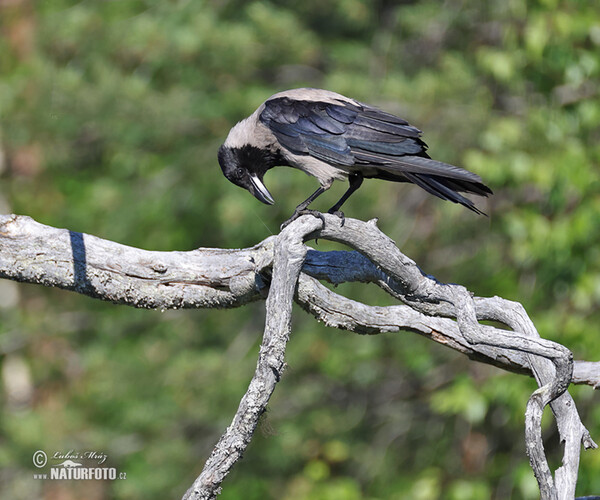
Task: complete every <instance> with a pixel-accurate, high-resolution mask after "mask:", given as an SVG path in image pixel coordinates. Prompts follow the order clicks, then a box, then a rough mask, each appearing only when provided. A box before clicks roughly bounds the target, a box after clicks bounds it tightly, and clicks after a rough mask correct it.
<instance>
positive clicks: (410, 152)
mask: <svg viewBox="0 0 600 500" xmlns="http://www.w3.org/2000/svg"><path fill="white" fill-rule="evenodd" d="M260 121H261V122H262V123H263V124H265V125H266V126H267V127H269V129H270V130H271V131H272V132H273V134H274V135H275V137H276V138H277V140H278V141H279V143H280V144H281V145H282V146H283V147H284V148H286V149H287V150H289V151H290V152H291V153H293V154H295V155H310V156H313V157H315V158H318V159H319V160H322V161H325V162H327V163H330V164H332V165H339V166H342V167H343V166H346V167H351V168H350V170H356V171H362V173H363V175H364V176H365V177H376V178H381V179H386V180H391V181H400V182H412V183H414V184H417V185H418V186H420V187H422V188H423V189H425V190H426V191H428V192H429V193H431V194H433V195H435V196H438V197H440V198H442V199H444V200H450V201H453V202H455V203H460V204H462V205H464V206H466V207H467V208H469V209H471V210H473V211H475V212H478V213H479V210H478V209H477V208H476V207H475V206H474V205H473V202H471V200H469V199H467V198H465V197H464V196H461V195H460V194H458V192H459V191H462V192H470V193H475V194H478V195H482V196H487V195H488V194H491V193H492V191H491V190H490V189H489V188H488V187H487V186H486V185H484V184H483V183H482V181H481V178H480V177H479V176H478V175H476V174H473V173H471V172H469V171H467V170H464V169H462V168H458V167H455V166H453V165H449V164H447V163H442V162H439V161H436V160H432V159H431V158H429V155H428V154H427V145H426V144H425V143H424V142H423V141H422V140H421V138H420V136H421V131H420V130H419V129H417V128H416V127H413V126H411V125H409V123H408V122H407V121H406V120H403V119H402V118H399V117H397V116H395V115H392V114H389V113H386V112H384V111H381V110H379V109H377V108H373V107H370V106H367V105H364V104H360V105H354V104H352V103H349V102H346V101H342V100H339V101H338V102H337V103H335V104H334V103H330V102H317V101H303V100H295V99H291V98H289V97H278V98H275V99H270V100H268V101H267V102H266V103H265V108H264V110H263V111H262V113H261V115H260Z"/></svg>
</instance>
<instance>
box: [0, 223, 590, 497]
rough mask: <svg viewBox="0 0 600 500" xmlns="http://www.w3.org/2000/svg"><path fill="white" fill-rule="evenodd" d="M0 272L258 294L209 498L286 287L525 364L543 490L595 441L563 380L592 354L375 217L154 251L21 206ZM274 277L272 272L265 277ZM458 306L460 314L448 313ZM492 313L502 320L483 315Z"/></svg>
mask: <svg viewBox="0 0 600 500" xmlns="http://www.w3.org/2000/svg"><path fill="white" fill-rule="evenodd" d="M306 238H319V239H329V240H332V241H337V242H340V243H344V244H346V245H348V246H350V247H352V248H354V249H355V250H356V251H352V252H347V251H345V252H339V251H338V252H317V251H315V250H309V249H308V248H307V247H306V246H305V245H304V244H303V241H304V240H305V239H306ZM0 277H4V278H8V279H13V280H17V281H26V282H30V283H39V284H43V285H46V286H55V287H59V288H64V289H68V290H73V291H76V292H78V293H82V294H85V295H89V296H91V297H96V298H99V299H102V300H109V301H112V302H116V303H121V304H128V305H131V306H134V307H144V308H161V309H175V308H197V307H237V306H241V305H243V304H246V303H248V302H251V301H255V300H262V299H264V297H265V295H266V292H267V290H268V298H267V319H266V325H265V333H264V337H263V343H262V346H261V351H260V354H259V360H258V364H257V369H256V372H255V375H254V377H253V379H252V381H251V383H250V386H249V388H248V391H247V392H246V395H245V396H244V398H243V399H242V401H241V403H240V406H239V408H238V412H237V413H236V416H235V417H234V420H233V422H232V424H231V425H230V427H229V428H228V429H227V431H226V432H225V434H224V435H223V436H222V438H221V439H220V440H219V442H218V444H217V446H216V447H215V449H214V451H213V453H212V454H211V457H210V458H209V460H208V461H207V463H206V465H205V467H204V470H203V472H202V474H201V475H200V476H199V477H198V479H197V480H196V481H195V483H194V485H193V486H192V487H191V488H190V489H189V490H188V492H187V493H186V495H185V497H184V498H194V499H196V498H198V499H199V498H202V499H205V498H214V497H215V496H216V495H217V494H218V492H219V488H220V484H221V481H222V480H223V478H224V477H225V476H226V474H227V473H228V472H229V471H230V470H231V467H232V466H233V465H234V463H235V462H236V461H237V460H239V458H241V456H242V454H243V451H244V450H245V448H246V447H247V445H248V443H249V442H250V439H251V437H252V434H253V432H254V429H255V427H256V423H257V422H258V418H259V417H260V415H261V414H262V412H263V411H264V410H265V408H266V405H267V403H268V400H269V398H270V395H271V394H272V392H273V390H274V387H275V384H276V383H277V382H278V380H279V377H280V375H281V373H282V371H283V367H284V353H285V346H286V343H287V340H288V338H289V329H290V326H289V325H290V318H291V303H292V302H291V301H292V297H294V298H295V300H296V301H297V302H298V303H299V304H300V305H301V306H302V307H303V308H304V309H305V310H307V311H308V312H310V313H311V314H313V315H314V316H315V317H316V318H318V319H320V320H322V321H324V322H325V323H326V324H327V325H329V326H333V327H336V328H341V329H346V330H350V331H354V332H357V333H368V334H376V333H383V332H392V331H399V330H410V331H413V332H416V333H419V334H421V335H424V336H427V337H428V338H430V339H431V340H434V341H436V342H439V343H442V344H444V345H447V346H448V347H450V348H452V349H455V350H457V351H459V352H462V353H464V354H466V355H467V356H469V357H470V358H472V359H476V360H478V361H482V362H484V363H488V364H492V365H495V366H499V367H501V368H504V369H506V370H509V371H513V372H516V373H524V374H530V375H533V376H534V377H535V378H536V381H537V382H538V385H539V386H540V389H539V390H538V391H536V392H534V394H533V395H532V396H531V398H530V400H529V403H528V405H527V412H526V426H525V427H526V443H527V450H528V454H529V457H530V462H531V465H532V467H533V469H534V473H535V475H536V478H537V479H538V483H539V485H540V492H541V494H542V498H544V499H546V498H551V499H554V498H561V499H563V498H573V497H574V492H575V485H576V481H577V470H578V466H579V453H580V449H581V444H582V443H583V445H584V447H585V448H586V449H587V448H594V447H596V444H595V443H594V442H593V440H592V439H591V437H590V435H589V433H588V431H587V429H586V428H585V427H584V426H583V424H582V423H581V421H580V418H579V415H578V413H577V409H576V407H575V403H574V401H573V400H572V398H571V396H570V395H569V394H568V392H566V389H567V387H568V385H569V383H579V384H587V385H591V386H592V387H594V388H596V387H599V386H600V363H597V362H588V361H575V362H573V360H572V355H571V353H570V351H569V350H568V349H567V348H565V347H564V346H562V345H560V344H558V343H555V342H551V341H548V340H545V339H542V338H540V336H539V334H538V332H537V330H536V329H535V326H534V325H533V323H532V322H531V320H530V319H529V317H528V316H527V313H526V311H525V310H524V308H523V307H522V306H521V305H520V304H518V303H516V302H511V301H507V300H505V299H502V298H500V297H492V298H480V297H472V296H471V294H470V293H469V292H468V290H466V289H465V288H464V287H462V286H459V285H449V284H443V283H440V282H438V281H437V280H435V278H433V277H431V276H427V275H426V274H424V273H423V272H422V271H421V270H420V269H419V268H418V266H417V265H416V264H415V263H414V262H413V261H412V260H411V259H409V258H408V257H406V256H405V255H403V254H402V253H401V252H400V250H399V249H398V248H397V247H396V245H395V244H394V242H393V241H392V240H390V239H389V238H388V237H387V236H386V235H384V234H383V233H381V231H379V229H378V228H377V227H376V225H375V222H374V221H370V222H368V223H365V222H361V221H357V220H354V219H346V223H345V225H344V226H343V227H342V226H341V225H340V221H339V219H338V218H337V217H334V216H329V215H325V216H324V224H323V223H322V222H321V221H320V220H319V219H316V218H314V217H303V218H300V219H298V220H297V221H295V222H294V223H292V224H291V225H290V226H288V227H287V228H286V229H285V230H284V231H283V232H282V233H281V234H280V235H278V236H273V237H270V238H267V239H266V240H264V241H262V242H261V243H259V244H258V245H256V246H254V247H252V248H248V249H240V250H221V249H207V248H201V249H198V250H194V251H191V252H151V251H146V250H140V249H136V248H131V247H127V246H124V245H119V244H117V243H114V242H109V241H106V240H102V239H100V238H96V237H94V236H89V235H85V234H81V233H75V232H72V231H68V230H64V229H55V228H51V227H48V226H43V225H41V224H38V223H36V222H35V221H33V220H32V219H30V218H28V217H18V216H3V217H0ZM318 280H326V281H329V282H331V283H342V282H347V281H360V282H372V283H376V284H377V285H379V286H380V287H381V288H383V289H384V290H386V291H387V292H388V293H390V294H391V295H392V296H394V297H395V298H397V299H398V300H400V301H402V302H403V303H404V304H405V305H397V306H388V307H375V306H369V305H366V304H362V303H358V302H355V301H352V300H350V299H347V298H345V297H343V296H341V295H339V294H336V293H334V292H332V291H331V290H329V289H328V288H326V287H325V286H323V285H322V284H321V283H320V282H319V281H318ZM269 282H270V284H269ZM452 318H455V319H456V321H454V319H452ZM481 320H494V321H497V322H500V323H503V324H505V325H507V326H508V327H509V329H510V330H503V329H500V328H495V327H491V326H487V325H482V324H480V323H479V321H481ZM547 404H550V406H551V408H552V411H553V413H554V415H555V418H556V420H557V424H558V429H559V435H560V440H561V442H563V443H564V444H565V447H564V457H563V465H562V466H561V467H560V468H559V469H557V471H556V472H555V475H554V477H553V475H552V472H551V470H550V468H549V466H548V463H547V460H546V458H545V454H544V450H543V444H542V441H541V427H540V423H541V415H542V412H543V409H544V407H545V406H546V405H547Z"/></svg>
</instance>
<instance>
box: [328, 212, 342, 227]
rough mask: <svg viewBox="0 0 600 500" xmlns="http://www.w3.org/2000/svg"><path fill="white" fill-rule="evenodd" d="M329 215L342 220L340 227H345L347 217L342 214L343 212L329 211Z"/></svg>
mask: <svg viewBox="0 0 600 500" xmlns="http://www.w3.org/2000/svg"><path fill="white" fill-rule="evenodd" d="M327 213H328V214H331V215H335V216H336V217H339V218H340V220H341V226H340V227H344V223H345V222H346V216H345V215H344V212H342V211H341V210H333V209H331V210H329V211H328V212H327Z"/></svg>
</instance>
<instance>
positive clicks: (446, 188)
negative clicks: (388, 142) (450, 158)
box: [380, 156, 493, 215]
mask: <svg viewBox="0 0 600 500" xmlns="http://www.w3.org/2000/svg"><path fill="white" fill-rule="evenodd" d="M380 168H381V167H380ZM383 168H384V169H385V170H386V172H387V173H389V174H392V175H391V177H394V176H397V177H396V179H393V180H398V181H404V180H408V181H409V182H412V183H414V184H416V185H417V186H419V187H421V188H423V189H424V190H425V191H427V192H428V193H431V194H433V195H435V196H437V197H438V198H441V199H442V200H448V201H452V202H454V203H460V204H461V205H463V206H464V207H466V208H468V209H469V210H472V211H473V212H475V213H477V214H482V215H486V214H485V213H484V212H482V211H481V210H479V209H478V208H477V207H476V206H475V204H474V203H473V202H472V201H471V200H469V199H468V198H465V197H464V196H462V195H461V194H459V193H473V194H476V195H479V196H488V195H490V194H493V193H492V190H491V189H490V188H489V187H487V186H486V185H485V184H484V183H483V182H482V180H481V177H479V176H478V175H477V174H474V173H473V172H469V171H468V170H465V169H463V168H459V167H455V166H454V165H450V164H448V163H443V162H440V161H436V160H432V159H431V158H427V157H424V156H404V157H401V158H398V160H397V161H395V162H392V163H390V164H388V165H386V166H384V167H383ZM402 177H404V178H405V179H402ZM390 180H392V179H390Z"/></svg>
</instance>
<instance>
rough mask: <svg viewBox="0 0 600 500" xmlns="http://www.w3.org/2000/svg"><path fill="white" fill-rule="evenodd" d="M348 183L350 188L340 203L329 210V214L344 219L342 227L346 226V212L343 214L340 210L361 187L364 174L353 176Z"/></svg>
mask: <svg viewBox="0 0 600 500" xmlns="http://www.w3.org/2000/svg"><path fill="white" fill-rule="evenodd" d="M348 181H349V182H350V187H349V188H348V190H347V191H346V192H345V193H344V194H343V196H342V197H341V198H340V199H339V200H338V202H337V203H336V204H335V205H333V207H331V208H330V209H329V210H327V213H329V214H333V215H337V216H338V217H339V218H340V219H342V226H343V225H344V221H345V219H346V217H345V215H344V212H342V211H341V210H340V208H341V206H342V205H343V204H344V202H345V201H346V200H347V199H348V198H350V195H351V194H352V193H354V191H356V190H357V189H358V188H359V187H360V185H361V184H362V181H363V176H362V174H352V175H351V176H350V177H349V178H348Z"/></svg>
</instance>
